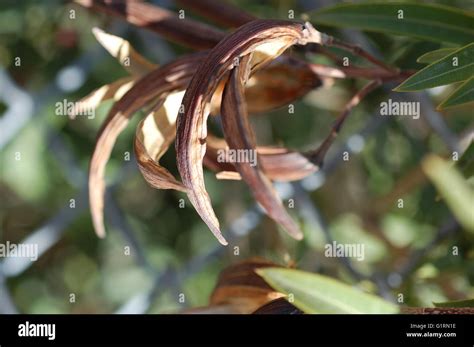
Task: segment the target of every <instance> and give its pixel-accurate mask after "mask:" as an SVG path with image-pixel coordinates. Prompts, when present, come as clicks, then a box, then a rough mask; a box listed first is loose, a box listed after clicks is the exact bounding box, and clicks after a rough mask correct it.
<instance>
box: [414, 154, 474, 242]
mask: <svg viewBox="0 0 474 347" xmlns="http://www.w3.org/2000/svg"><path fill="white" fill-rule="evenodd" d="M422 167H423V171H424V172H425V174H426V175H427V176H428V178H429V179H430V180H431V181H432V182H433V184H434V185H435V187H436V188H437V189H438V192H439V193H440V194H441V196H442V197H443V199H444V201H445V202H446V204H447V205H448V207H449V209H450V210H451V212H452V213H453V215H454V216H455V217H456V219H457V220H458V221H459V223H460V224H461V225H462V226H463V227H464V228H466V230H468V231H470V232H472V233H474V208H473V206H474V191H473V189H472V188H471V187H470V186H469V184H468V183H467V181H466V180H465V179H464V177H463V176H462V174H461V173H460V172H459V171H458V170H457V169H456V168H455V167H453V166H452V165H451V164H450V163H448V162H447V161H446V160H444V159H442V158H440V157H438V156H435V155H430V156H428V157H427V158H426V159H425V160H423V163H422Z"/></svg>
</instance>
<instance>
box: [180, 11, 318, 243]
mask: <svg viewBox="0 0 474 347" xmlns="http://www.w3.org/2000/svg"><path fill="white" fill-rule="evenodd" d="M324 39H325V38H324V37H323V35H322V34H321V33H319V32H318V31H317V30H315V29H314V28H313V27H312V26H311V24H309V23H306V24H302V23H296V22H290V21H280V20H255V21H253V22H250V23H248V24H245V25H243V26H242V27H240V28H239V29H238V30H236V31H235V32H234V33H232V34H230V35H229V36H227V37H226V38H225V39H223V40H222V41H221V42H220V43H219V44H218V45H217V46H215V47H214V48H213V49H212V50H211V51H210V53H209V55H208V57H207V58H206V59H205V61H204V62H203V63H202V64H201V65H200V66H199V68H198V70H197V71H196V73H195V74H194V76H193V79H192V80H191V82H190V85H189V87H188V89H187V91H186V94H185V96H184V98H183V106H184V112H183V114H181V115H180V116H179V117H178V122H177V140H176V149H177V157H178V158H177V159H178V169H179V172H180V175H181V178H182V181H183V184H184V185H185V187H186V188H187V189H188V197H189V199H190V201H191V203H192V204H193V205H194V207H195V208H196V211H197V212H198V213H199V215H200V216H201V218H202V219H203V220H204V222H205V223H206V224H207V225H208V226H209V228H210V229H211V231H212V232H213V234H214V235H215V236H216V237H217V239H218V240H219V242H221V243H222V244H224V245H225V244H227V242H226V241H225V239H224V237H223V236H222V234H221V232H220V229H219V222H218V220H217V217H216V215H215V213H214V210H213V208H212V205H211V202H210V198H209V195H208V193H207V191H206V188H205V184H204V179H203V168H202V162H203V157H204V155H205V153H206V137H207V126H206V121H207V117H208V116H209V110H210V105H209V103H210V100H211V97H212V95H213V93H214V91H215V90H216V88H217V86H218V84H219V82H220V81H221V80H222V79H223V78H224V77H225V76H226V74H228V71H229V69H232V68H233V67H234V66H235V65H236V64H237V63H238V62H239V60H240V58H242V57H244V56H246V55H248V54H250V53H253V56H252V63H251V65H249V69H250V70H251V71H255V70H257V69H259V68H262V67H263V66H265V65H266V64H267V63H268V62H270V61H272V60H274V59H275V58H276V57H278V56H279V55H280V54H281V53H283V52H284V51H285V50H286V49H287V48H288V47H290V46H292V45H294V44H306V43H308V42H314V43H322V41H323V40H324Z"/></svg>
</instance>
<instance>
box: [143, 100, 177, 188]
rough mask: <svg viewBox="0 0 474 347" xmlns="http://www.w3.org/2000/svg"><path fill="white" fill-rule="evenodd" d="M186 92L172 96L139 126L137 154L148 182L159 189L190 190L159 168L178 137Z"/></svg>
mask: <svg viewBox="0 0 474 347" xmlns="http://www.w3.org/2000/svg"><path fill="white" fill-rule="evenodd" d="M183 94H184V91H178V92H174V93H171V94H169V95H168V96H167V97H166V98H163V101H160V102H159V103H158V104H157V107H156V108H155V110H154V111H152V112H151V113H150V114H149V115H148V116H147V117H146V118H145V119H143V120H142V121H141V122H140V123H139V124H138V126H137V131H136V135H135V143H134V148H135V154H136V157H137V163H138V168H139V169H140V171H141V173H142V175H143V177H144V178H145V180H146V181H147V182H148V183H149V184H150V185H151V186H152V187H154V188H157V189H176V190H179V191H185V190H186V189H185V188H184V186H183V185H182V184H181V182H178V181H177V180H176V179H175V178H174V176H173V175H172V174H171V173H170V172H169V171H168V170H167V169H166V168H164V167H162V166H161V165H159V164H158V162H159V160H160V158H161V157H162V156H163V154H165V152H166V150H167V149H168V147H169V145H170V144H171V143H172V142H173V141H174V138H175V135H176V131H175V130H176V127H175V123H176V116H177V115H178V110H179V107H180V105H181V100H182V98H183Z"/></svg>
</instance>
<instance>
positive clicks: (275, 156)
mask: <svg viewBox="0 0 474 347" xmlns="http://www.w3.org/2000/svg"><path fill="white" fill-rule="evenodd" d="M206 144H207V146H206V155H205V157H204V165H205V166H206V167H207V168H209V169H210V170H213V171H215V172H216V177H217V178H218V179H233V180H240V179H241V177H240V174H239V173H238V172H237V169H236V168H235V164H234V163H232V162H227V161H225V162H223V161H222V160H219V155H220V154H221V153H224V154H223V155H224V156H226V154H225V152H226V151H228V150H229V146H228V144H227V142H226V141H225V140H223V139H220V138H217V137H215V136H212V135H208V137H207V141H206ZM257 153H258V160H259V163H261V166H262V169H263V171H264V172H265V175H266V176H267V177H268V178H269V179H271V180H272V181H281V182H291V181H298V180H301V179H303V178H305V177H307V176H309V175H311V174H312V173H315V172H316V171H318V169H319V167H318V166H316V165H314V164H313V163H312V162H311V161H310V160H308V158H307V157H306V156H305V155H303V154H301V153H300V152H298V151H294V150H291V149H288V148H285V147H274V146H257ZM226 157H227V156H226Z"/></svg>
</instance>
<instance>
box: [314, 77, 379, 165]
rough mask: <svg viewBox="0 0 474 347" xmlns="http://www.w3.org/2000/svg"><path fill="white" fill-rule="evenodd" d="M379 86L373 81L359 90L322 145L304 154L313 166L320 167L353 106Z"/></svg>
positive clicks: (376, 81) (377, 81)
mask: <svg viewBox="0 0 474 347" xmlns="http://www.w3.org/2000/svg"><path fill="white" fill-rule="evenodd" d="M381 84H382V82H381V80H375V81H372V82H369V83H368V84H366V85H365V86H364V87H363V88H362V89H361V90H359V91H358V92H357V93H356V94H355V95H354V96H353V97H352V98H351V100H349V102H348V103H347V104H346V106H345V107H344V110H343V111H342V113H341V114H340V115H339V117H338V118H337V119H336V121H335V122H334V124H333V126H332V129H331V132H330V133H329V135H328V136H327V137H326V139H325V140H324V141H323V143H322V144H321V145H320V146H319V147H318V148H317V149H316V150H313V151H310V152H308V153H306V154H305V155H306V156H307V157H308V159H309V160H310V161H311V162H312V163H314V164H315V165H317V166H319V167H321V166H322V164H323V161H324V158H325V157H326V154H327V152H328V150H329V148H330V147H331V145H332V144H333V142H334V140H335V139H336V137H337V135H338V134H339V132H340V130H341V128H342V125H343V124H344V122H345V120H346V119H347V117H348V116H349V115H350V113H351V111H352V109H353V108H354V107H355V106H357V105H358V104H359V103H360V102H361V100H362V99H363V98H364V97H365V96H366V95H367V94H369V93H370V92H371V91H373V90H374V89H376V88H377V87H378V86H380V85H381Z"/></svg>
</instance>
